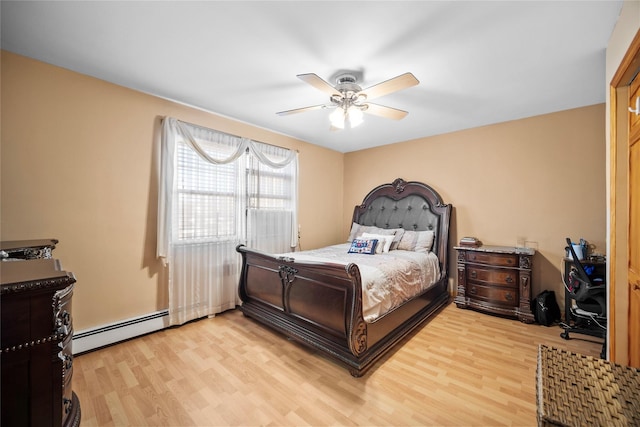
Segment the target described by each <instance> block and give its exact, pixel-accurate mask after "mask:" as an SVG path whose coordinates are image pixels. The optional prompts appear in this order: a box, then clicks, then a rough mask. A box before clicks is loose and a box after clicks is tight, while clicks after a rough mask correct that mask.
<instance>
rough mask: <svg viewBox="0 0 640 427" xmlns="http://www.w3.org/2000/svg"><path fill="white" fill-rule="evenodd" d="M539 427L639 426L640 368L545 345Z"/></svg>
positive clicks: (540, 375) (539, 369)
mask: <svg viewBox="0 0 640 427" xmlns="http://www.w3.org/2000/svg"><path fill="white" fill-rule="evenodd" d="M536 375H537V386H536V387H537V390H536V391H537V394H536V400H537V405H538V411H537V412H538V425H540V426H607V427H609V426H640V370H639V369H636V368H631V367H626V366H621V365H617V364H615V363H610V362H607V361H606V360H602V359H596V358H593V357H590V356H583V355H580V354H576V353H571V352H569V351H566V350H559V349H556V348H553V347H547V346H544V345H540V346H539V348H538V367H537V372H536Z"/></svg>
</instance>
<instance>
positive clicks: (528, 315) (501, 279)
mask: <svg viewBox="0 0 640 427" xmlns="http://www.w3.org/2000/svg"><path fill="white" fill-rule="evenodd" d="M454 249H455V250H456V251H457V260H458V294H457V295H456V298H455V303H456V305H457V306H458V307H459V308H473V309H476V310H480V311H483V312H486V313H492V314H498V315H501V316H507V317H513V318H517V319H519V320H520V321H522V322H526V323H533V322H534V317H533V313H532V312H531V268H532V266H533V256H534V255H535V253H536V251H535V250H534V249H531V248H515V247H511V246H479V247H466V246H456V247H455V248H454Z"/></svg>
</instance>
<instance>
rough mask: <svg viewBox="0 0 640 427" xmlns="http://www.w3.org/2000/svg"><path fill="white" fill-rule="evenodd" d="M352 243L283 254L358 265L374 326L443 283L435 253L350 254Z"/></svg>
mask: <svg viewBox="0 0 640 427" xmlns="http://www.w3.org/2000/svg"><path fill="white" fill-rule="evenodd" d="M349 246H350V244H349V243H344V244H339V245H333V246H327V247H324V248H320V249H314V250H310V251H303V252H290V253H287V254H282V255H284V256H287V257H291V258H294V259H295V260H296V261H317V262H331V263H336V264H344V265H347V264H349V263H355V264H357V265H358V268H359V269H360V276H361V278H362V311H363V315H364V320H365V321H366V322H368V323H373V322H375V321H376V320H377V319H379V318H381V317H382V316H384V315H385V314H386V313H388V312H389V311H391V310H393V309H394V308H396V307H398V306H400V305H401V304H402V303H404V302H405V301H407V300H409V299H411V298H412V297H414V296H416V295H418V294H420V293H422V292H423V291H424V290H426V289H428V288H429V287H431V286H432V285H433V284H435V283H436V282H437V281H438V280H439V279H440V264H439V262H438V257H437V255H436V254H434V253H433V252H429V253H424V252H413V251H400V250H394V251H389V252H387V253H383V254H376V255H363V254H350V253H347V252H348V250H349Z"/></svg>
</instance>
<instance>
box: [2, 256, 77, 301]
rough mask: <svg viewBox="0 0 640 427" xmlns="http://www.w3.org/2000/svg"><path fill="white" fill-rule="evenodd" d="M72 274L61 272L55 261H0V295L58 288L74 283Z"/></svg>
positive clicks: (57, 262) (58, 262) (58, 264)
mask: <svg viewBox="0 0 640 427" xmlns="http://www.w3.org/2000/svg"><path fill="white" fill-rule="evenodd" d="M75 281H76V279H75V277H74V275H73V273H71V272H68V271H64V270H62V268H61V266H60V261H58V260H57V259H32V260H24V261H22V260H21V261H0V293H2V294H5V293H14V292H22V291H29V290H33V289H42V288H60V287H66V286H68V285H70V284H72V283H75Z"/></svg>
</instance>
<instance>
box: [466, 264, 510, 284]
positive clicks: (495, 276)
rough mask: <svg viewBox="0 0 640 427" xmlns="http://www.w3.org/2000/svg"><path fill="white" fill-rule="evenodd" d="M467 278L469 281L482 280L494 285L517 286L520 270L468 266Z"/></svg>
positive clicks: (483, 282) (484, 282)
mask: <svg viewBox="0 0 640 427" xmlns="http://www.w3.org/2000/svg"><path fill="white" fill-rule="evenodd" d="M466 270H467V280H469V282H470V283H471V282H481V283H482V284H490V285H493V286H500V287H502V286H507V287H515V286H517V284H518V272H517V271H516V270H511V269H502V268H480V267H476V266H474V265H469V266H467V269H466Z"/></svg>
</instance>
